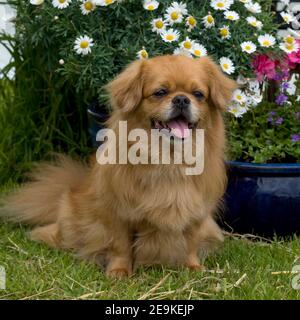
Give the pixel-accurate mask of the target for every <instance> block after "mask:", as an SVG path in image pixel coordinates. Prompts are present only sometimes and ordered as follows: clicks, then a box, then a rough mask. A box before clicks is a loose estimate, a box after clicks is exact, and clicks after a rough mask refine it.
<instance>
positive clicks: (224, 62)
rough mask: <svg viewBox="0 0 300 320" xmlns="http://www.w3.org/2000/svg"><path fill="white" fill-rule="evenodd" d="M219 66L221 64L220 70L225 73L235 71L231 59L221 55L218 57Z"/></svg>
mask: <svg viewBox="0 0 300 320" xmlns="http://www.w3.org/2000/svg"><path fill="white" fill-rule="evenodd" d="M220 66H221V68H222V70H223V71H224V72H225V73H227V74H232V73H234V71H235V67H234V64H233V62H232V61H231V59H229V58H226V57H222V58H221V59H220Z"/></svg>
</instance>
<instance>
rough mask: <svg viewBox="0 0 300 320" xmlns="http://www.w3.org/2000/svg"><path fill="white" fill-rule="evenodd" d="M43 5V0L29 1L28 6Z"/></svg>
mask: <svg viewBox="0 0 300 320" xmlns="http://www.w3.org/2000/svg"><path fill="white" fill-rule="evenodd" d="M43 3H44V0H30V4H33V5H34V6H39V5H41V4H43Z"/></svg>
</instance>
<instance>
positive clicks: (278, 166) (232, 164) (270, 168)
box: [226, 161, 300, 175]
mask: <svg viewBox="0 0 300 320" xmlns="http://www.w3.org/2000/svg"><path fill="white" fill-rule="evenodd" d="M226 164H227V166H228V168H229V170H230V171H237V172H241V173H242V172H243V173H264V174H297V175H300V163H249V162H242V161H226Z"/></svg>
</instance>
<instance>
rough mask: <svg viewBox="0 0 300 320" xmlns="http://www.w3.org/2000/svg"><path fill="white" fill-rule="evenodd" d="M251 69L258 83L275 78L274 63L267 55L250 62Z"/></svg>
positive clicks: (258, 56)
mask: <svg viewBox="0 0 300 320" xmlns="http://www.w3.org/2000/svg"><path fill="white" fill-rule="evenodd" d="M252 67H253V69H254V72H255V74H256V78H257V80H258V81H260V82H262V81H263V80H264V78H265V77H267V78H268V79H274V78H275V76H276V70H275V69H276V62H275V61H273V60H271V59H270V58H269V57H268V56H267V55H264V54H260V55H257V56H256V57H255V58H254V60H253V61H252Z"/></svg>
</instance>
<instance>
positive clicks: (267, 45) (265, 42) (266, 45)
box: [263, 40, 271, 47]
mask: <svg viewBox="0 0 300 320" xmlns="http://www.w3.org/2000/svg"><path fill="white" fill-rule="evenodd" d="M263 45H264V46H265V47H269V46H270V45H271V43H270V41H269V40H264V41H263Z"/></svg>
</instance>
